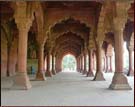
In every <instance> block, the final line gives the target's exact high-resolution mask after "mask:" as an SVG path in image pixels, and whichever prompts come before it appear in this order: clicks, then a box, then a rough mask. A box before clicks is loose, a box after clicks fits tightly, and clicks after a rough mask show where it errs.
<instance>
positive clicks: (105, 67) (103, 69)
mask: <svg viewBox="0 0 135 107" xmlns="http://www.w3.org/2000/svg"><path fill="white" fill-rule="evenodd" d="M105 63H106V59H105V57H104V68H103V71H105V70H106V64H105Z"/></svg>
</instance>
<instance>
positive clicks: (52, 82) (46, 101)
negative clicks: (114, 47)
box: [1, 72, 134, 106]
mask: <svg viewBox="0 0 135 107" xmlns="http://www.w3.org/2000/svg"><path fill="white" fill-rule="evenodd" d="M113 75H114V73H104V77H105V79H106V81H92V80H93V77H86V76H84V75H82V74H80V73H78V72H60V73H58V74H57V75H55V76H53V77H52V78H50V77H47V81H35V80H34V78H35V77H33V76H30V79H31V84H32V86H33V88H31V89H30V90H27V91H26V90H21V91H20V90H14V89H11V88H10V87H11V86H12V83H13V82H12V78H11V77H8V78H2V82H1V83H2V91H1V93H2V95H1V102H2V105H3V106H4V105H6V106H8V105H10V106H11V105H14V106H15V105H18V106H19V105H22V106H26V105H27V106H29V105H30V106H40V105H42V106H43V105H46V106H47V105H48V106H49V105H52V106H53V105H57V106H62V105H64V106H66V105H70V106H74V105H75V106H78V105H79V106H82V105H83V106H85V105H86V106H87V105H91V106H99V105H100V106H105V105H111V106H115V105H117V106H119V105H124V106H133V102H134V94H133V93H134V77H127V78H128V82H129V84H130V86H131V87H132V90H129V91H127V90H126V91H114V90H113V91H112V90H109V89H108V86H109V85H110V83H111V81H112V77H113Z"/></svg>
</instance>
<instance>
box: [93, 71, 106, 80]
mask: <svg viewBox="0 0 135 107" xmlns="http://www.w3.org/2000/svg"><path fill="white" fill-rule="evenodd" d="M93 80H94V81H105V78H104V76H103V73H102V72H99V71H97V72H96V75H95V77H94V79H93Z"/></svg>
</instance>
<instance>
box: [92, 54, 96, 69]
mask: <svg viewBox="0 0 135 107" xmlns="http://www.w3.org/2000/svg"><path fill="white" fill-rule="evenodd" d="M92 57H93V70H96V67H95V60H96V57H95V54H94V53H93V56H92Z"/></svg>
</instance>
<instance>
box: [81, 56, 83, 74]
mask: <svg viewBox="0 0 135 107" xmlns="http://www.w3.org/2000/svg"><path fill="white" fill-rule="evenodd" d="M81 73H83V55H81Z"/></svg>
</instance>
